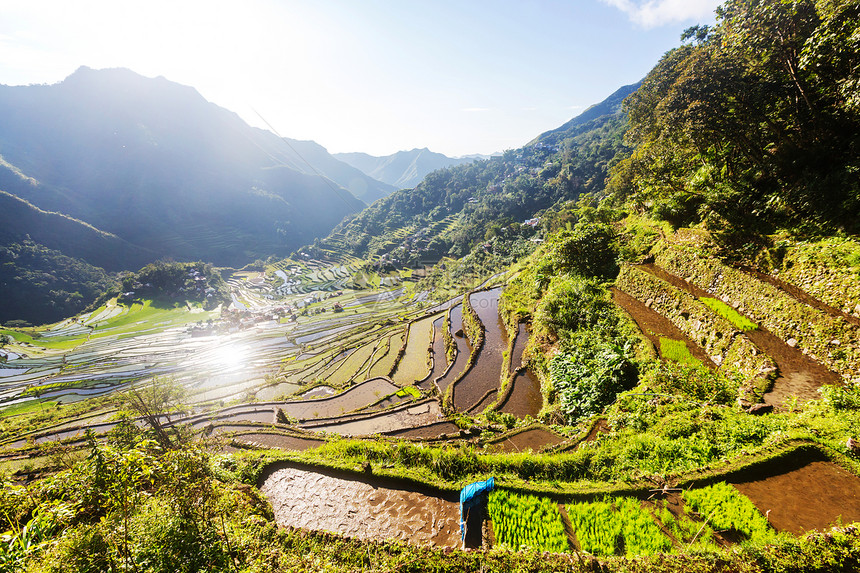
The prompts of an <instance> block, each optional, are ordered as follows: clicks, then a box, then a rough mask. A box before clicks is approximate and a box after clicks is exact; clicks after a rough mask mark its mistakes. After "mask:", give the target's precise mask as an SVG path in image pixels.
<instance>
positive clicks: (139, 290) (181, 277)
mask: <svg viewBox="0 0 860 573" xmlns="http://www.w3.org/2000/svg"><path fill="white" fill-rule="evenodd" d="M122 288H123V291H124V292H133V293H134V295H132V297H133V298H141V297H144V298H152V299H160V298H164V299H168V300H176V299H178V300H192V301H197V302H202V303H203V306H204V308H205V309H207V310H208V309H212V308H215V307H216V306H218V305H219V304H221V303H224V302H228V301H229V300H230V292H229V289H228V288H227V283H225V282H224V279H223V278H221V274H220V273H218V272H217V271H216V270H215V269H214V268H213V267H212V265H210V264H208V263H203V262H199V261H198V262H196V263H177V262H172V261H170V262H168V261H158V262H155V263H150V264H148V265H146V266H145V267H143V268H142V269H140V271H138V272H137V273H133V274H128V275H125V276H124V277H123V279H122Z"/></svg>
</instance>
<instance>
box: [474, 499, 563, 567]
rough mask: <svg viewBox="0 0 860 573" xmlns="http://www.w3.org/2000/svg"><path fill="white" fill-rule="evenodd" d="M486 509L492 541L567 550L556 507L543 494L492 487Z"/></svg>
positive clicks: (543, 549)
mask: <svg viewBox="0 0 860 573" xmlns="http://www.w3.org/2000/svg"><path fill="white" fill-rule="evenodd" d="M487 511H488V513H489V515H490V519H491V520H492V522H493V531H494V532H495V534H496V543H498V544H499V545H501V546H503V547H509V548H511V549H515V550H516V549H519V548H520V547H522V546H525V547H529V548H532V549H537V550H542V551H552V552H554V553H560V552H564V551H568V550H569V549H570V547H569V545H568V541H567V535H566V534H565V532H564V523H563V522H562V520H561V513H560V512H559V511H558V506H557V505H556V504H555V503H554V502H553V501H551V500H550V499H549V498H547V497H537V496H534V495H529V494H518V493H514V492H510V491H507V490H502V489H496V490H493V491H492V492H491V493H490V498H489V503H488V505H487Z"/></svg>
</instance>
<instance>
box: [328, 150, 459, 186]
mask: <svg viewBox="0 0 860 573" xmlns="http://www.w3.org/2000/svg"><path fill="white" fill-rule="evenodd" d="M334 156H335V157H336V158H337V159H340V160H341V161H343V162H344V163H348V164H349V165H352V166H353V167H355V168H356V169H360V170H361V171H362V172H364V173H366V174H367V175H369V176H370V177H373V178H374V179H378V180H379V181H383V182H385V183H388V184H389V185H393V186H395V187H396V188H398V189H407V188H408V189H411V188H412V187H415V186H416V185H418V184H419V183H420V182H421V180H422V179H424V177H425V176H426V175H427V174H428V173H431V172H433V171H436V170H437V169H444V168H445V167H451V166H453V165H460V164H461V163H471V162H472V161H474V158H453V157H448V156H447V155H443V154H441V153H434V152H432V151H430V150H429V149H427V148H426V147H425V148H423V149H413V150H412V151H398V152H397V153H395V154H393V155H386V156H384V157H374V156H373V155H368V154H366V153H335V154H334Z"/></svg>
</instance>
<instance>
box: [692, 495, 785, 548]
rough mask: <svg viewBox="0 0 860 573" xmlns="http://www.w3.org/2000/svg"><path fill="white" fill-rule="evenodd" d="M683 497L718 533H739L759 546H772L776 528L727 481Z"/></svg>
mask: <svg viewBox="0 0 860 573" xmlns="http://www.w3.org/2000/svg"><path fill="white" fill-rule="evenodd" d="M681 495H682V497H683V498H684V502H685V503H686V504H687V505H689V506H690V507H691V508H692V509H694V510H695V511H697V512H698V513H699V515H701V516H702V517H704V518H705V519H706V520H707V521H708V523H710V524H711V526H712V527H713V528H714V529H716V530H734V531H737V532H739V533H741V534H743V535H744V536H745V537H746V538H747V539H749V540H750V541H752V542H753V543H757V544H758V543H768V542H770V541H772V540H773V538H774V535H775V534H774V531H773V529H771V527H770V524H769V523H768V522H767V519H766V518H765V516H763V515H762V514H761V512H759V510H758V509H757V508H756V506H755V505H753V502H751V501H750V500H749V498H748V497H746V496H745V495H743V494H741V493H740V492H739V491H738V490H737V489H735V488H734V487H732V486H731V485H729V484H727V483H725V482H720V483H715V484H714V485H710V486H707V487H703V488H699V489H693V490H689V491H685V492H684V493H683V494H681Z"/></svg>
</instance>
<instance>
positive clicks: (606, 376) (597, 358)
mask: <svg viewBox="0 0 860 573" xmlns="http://www.w3.org/2000/svg"><path fill="white" fill-rule="evenodd" d="M577 334H578V335H577V336H575V337H574V338H573V340H572V341H571V343H570V344H569V347H570V350H568V351H566V352H561V353H559V354H556V355H555V356H553V357H552V359H551V360H550V362H549V372H550V380H551V381H552V384H553V386H554V387H555V389H556V390H557V392H558V395H559V401H560V403H561V409H562V411H563V412H564V414H565V416H566V417H567V418H568V420H569V421H571V422H574V421H576V420H580V419H582V418H585V417H587V416H590V415H592V414H596V413H598V412H600V410H602V409H603V407H604V406H606V405H608V404H611V403H612V402H613V401H614V400H615V396H616V395H617V394H618V393H620V392H623V391H624V390H628V389H630V388H632V387H633V386H634V385H635V384H636V380H637V375H638V371H637V368H636V365H635V363H634V362H633V347H632V343H631V342H630V341H626V342H623V343H622V342H619V341H607V340H600V339H598V338H596V337H595V336H594V333H593V332H585V333H582V332H581V333H577Z"/></svg>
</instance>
